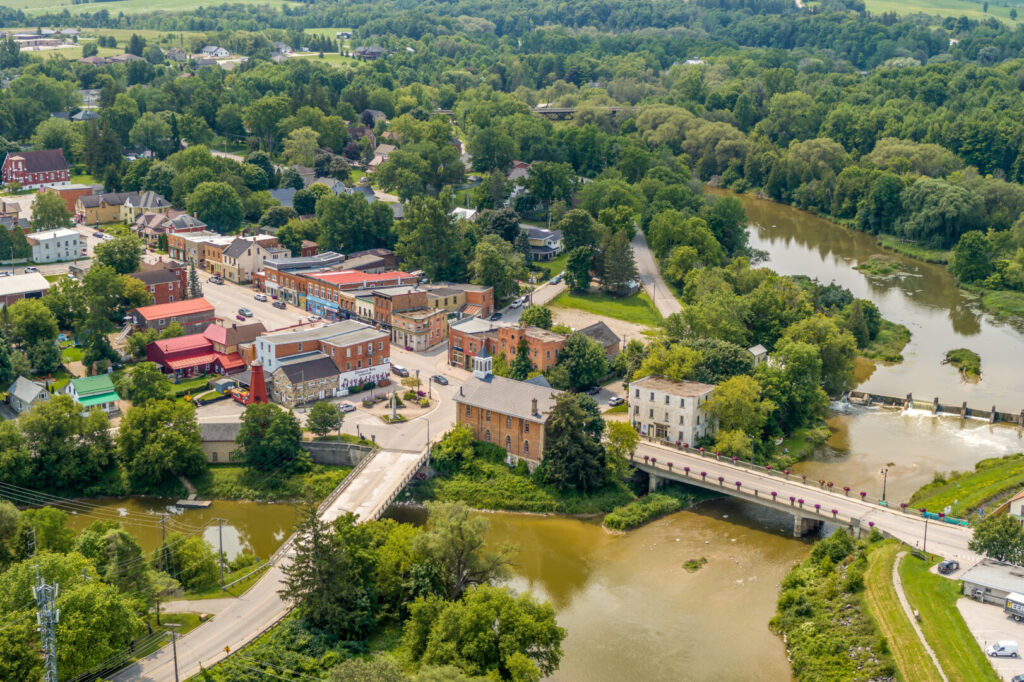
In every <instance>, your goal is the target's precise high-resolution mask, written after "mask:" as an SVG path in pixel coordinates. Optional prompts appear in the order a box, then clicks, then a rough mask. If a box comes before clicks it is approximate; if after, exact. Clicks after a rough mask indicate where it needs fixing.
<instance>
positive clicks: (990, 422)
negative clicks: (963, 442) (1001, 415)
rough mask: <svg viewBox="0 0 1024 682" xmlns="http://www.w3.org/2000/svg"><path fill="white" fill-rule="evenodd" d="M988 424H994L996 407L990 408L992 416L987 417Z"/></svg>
mask: <svg viewBox="0 0 1024 682" xmlns="http://www.w3.org/2000/svg"><path fill="white" fill-rule="evenodd" d="M988 423H989V424H995V423H996V406H995V405H993V406H992V414H990V415H989V417H988Z"/></svg>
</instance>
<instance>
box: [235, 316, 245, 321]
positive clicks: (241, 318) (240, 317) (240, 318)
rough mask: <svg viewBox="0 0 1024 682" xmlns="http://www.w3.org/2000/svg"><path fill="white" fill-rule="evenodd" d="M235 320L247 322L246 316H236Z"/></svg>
mask: <svg viewBox="0 0 1024 682" xmlns="http://www.w3.org/2000/svg"><path fill="white" fill-rule="evenodd" d="M235 319H238V320H241V321H242V322H245V320H246V317H245V315H235Z"/></svg>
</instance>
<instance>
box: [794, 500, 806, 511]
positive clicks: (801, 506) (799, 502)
mask: <svg viewBox="0 0 1024 682" xmlns="http://www.w3.org/2000/svg"><path fill="white" fill-rule="evenodd" d="M796 502H797V504H799V505H800V508H801V509H803V508H804V501H803V500H797V501H796Z"/></svg>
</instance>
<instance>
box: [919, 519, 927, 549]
mask: <svg viewBox="0 0 1024 682" xmlns="http://www.w3.org/2000/svg"><path fill="white" fill-rule="evenodd" d="M921 551H922V552H924V553H925V554H927V553H928V517H927V516H925V517H924V541H923V542H922V543H921Z"/></svg>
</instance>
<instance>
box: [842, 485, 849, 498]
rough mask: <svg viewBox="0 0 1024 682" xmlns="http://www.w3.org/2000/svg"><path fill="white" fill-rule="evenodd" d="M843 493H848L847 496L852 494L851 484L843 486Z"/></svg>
mask: <svg viewBox="0 0 1024 682" xmlns="http://www.w3.org/2000/svg"><path fill="white" fill-rule="evenodd" d="M843 494H844V495H846V496H847V497H849V496H850V486H848V485H844V486H843Z"/></svg>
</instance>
